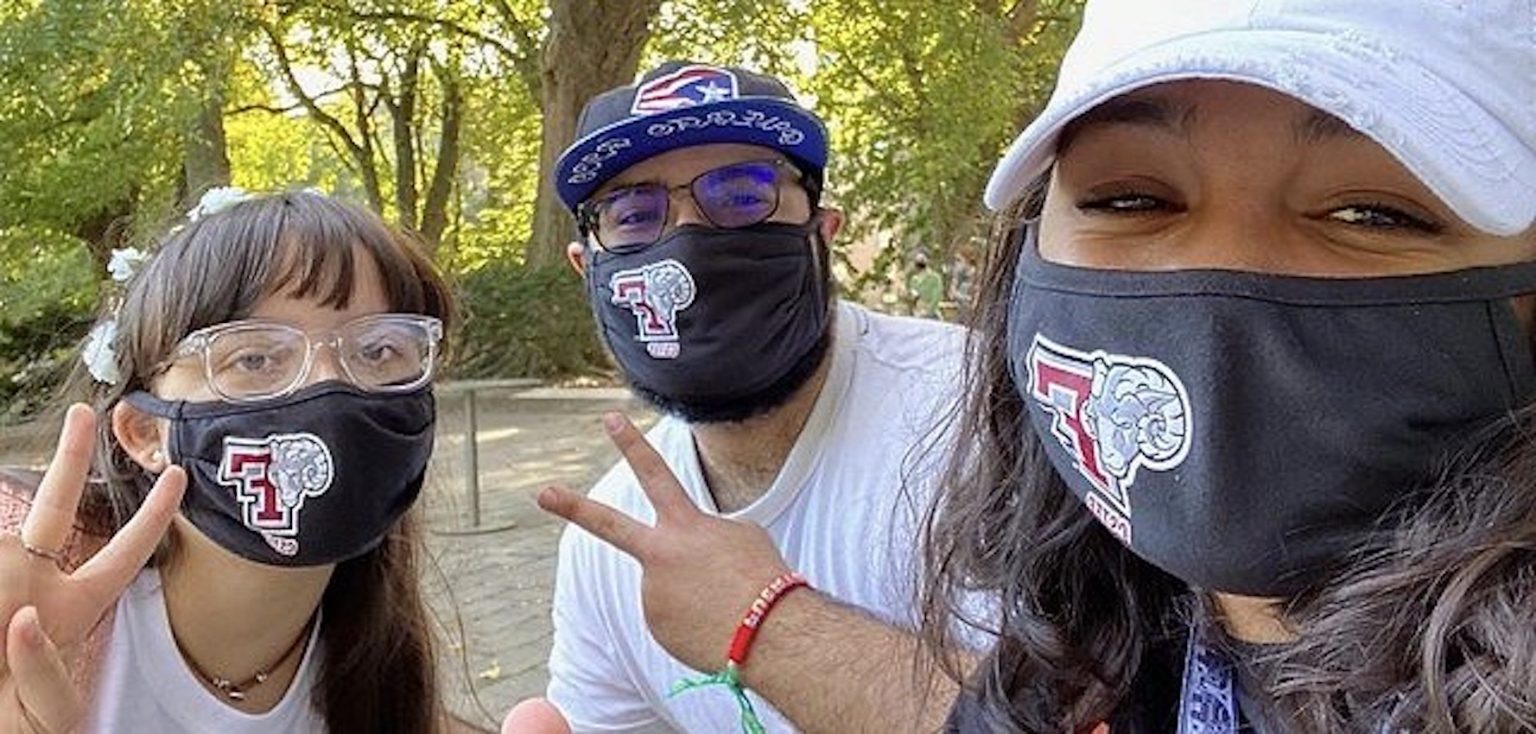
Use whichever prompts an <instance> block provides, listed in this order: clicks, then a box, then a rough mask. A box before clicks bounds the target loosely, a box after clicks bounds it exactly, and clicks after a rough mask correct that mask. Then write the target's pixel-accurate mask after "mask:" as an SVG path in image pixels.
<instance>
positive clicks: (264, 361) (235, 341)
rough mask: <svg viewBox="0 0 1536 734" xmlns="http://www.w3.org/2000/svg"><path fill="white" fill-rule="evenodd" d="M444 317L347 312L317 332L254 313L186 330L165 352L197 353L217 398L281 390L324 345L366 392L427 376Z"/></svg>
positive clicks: (411, 385)
mask: <svg viewBox="0 0 1536 734" xmlns="http://www.w3.org/2000/svg"><path fill="white" fill-rule="evenodd" d="M442 338H443V322H442V321H440V320H438V319H437V318H434V317H432V316H425V315H421V314H405V313H385V314H374V315H370V316H363V317H361V318H357V319H353V320H352V321H348V322H347V323H345V324H342V325H341V326H340V327H337V328H336V329H333V330H331V331H329V332H326V333H323V334H312V333H309V332H306V331H304V330H303V329H299V328H297V327H294V326H290V325H288V324H283V323H278V322H274V321H263V320H260V319H249V320H244V321H230V322H227V323H223V324H215V325H213V326H209V327H205V328H202V329H198V330H197V331H194V332H192V333H191V334H188V335H187V338H185V339H183V340H182V341H181V344H179V345H178V346H177V347H176V350H175V351H174V352H173V353H172V355H171V359H172V360H176V359H183V358H186V357H200V358H201V360H202V363H203V375H204V378H205V379H206V380H207V382H208V387H209V388H210V389H211V390H213V393H214V394H215V395H217V396H219V397H220V398H221V399H224V400H229V401H233V402H253V401H258V400H266V399H270V398H276V397H282V396H284V395H287V394H289V393H292V392H293V391H295V390H297V389H298V388H299V387H300V386H301V385H303V384H304V382H305V380H306V379H307V378H308V377H309V371H310V369H311V368H312V367H313V366H314V363H315V352H316V351H318V350H319V349H320V347H322V346H326V347H330V348H331V352H332V353H333V354H334V355H335V358H336V363H337V364H338V365H339V366H340V369H341V373H342V377H343V378H344V379H346V381H347V382H350V383H352V384H353V385H356V386H357V387H358V388H359V389H362V390H364V391H367V392H376V393H392V392H407V391H410V390H414V389H416V388H418V387H421V386H422V385H424V384H426V383H427V382H428V381H429V380H431V379H432V374H433V371H434V369H435V367H436V363H437V355H438V344H439V342H441V341H442Z"/></svg>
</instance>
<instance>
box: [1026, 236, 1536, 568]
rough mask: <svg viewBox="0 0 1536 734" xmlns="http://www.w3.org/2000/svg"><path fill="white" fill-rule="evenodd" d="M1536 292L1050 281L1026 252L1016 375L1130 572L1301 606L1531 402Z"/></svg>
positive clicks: (1275, 280)
mask: <svg viewBox="0 0 1536 734" xmlns="http://www.w3.org/2000/svg"><path fill="white" fill-rule="evenodd" d="M1029 236H1032V235H1029ZM1532 292H1536V263H1529V262H1528V263H1521V264H1516V265H1506V266H1499V267H1485V268H1474V269H1468V270H1461V271H1456V272H1448V273H1436V274H1430V275H1413V276H1402V277H1389V278H1310V277H1294V276H1277V275H1270V274H1264V273H1252V272H1233V271H1214V270H1189V271H1175V272H1158V273H1148V272H1126V271H1106V270H1094V269H1087V268H1078V267H1068V266H1063V265H1056V264H1053V263H1049V262H1045V261H1044V260H1042V259H1041V258H1040V256H1039V253H1038V252H1037V251H1036V247H1035V243H1034V242H1033V241H1031V242H1027V243H1025V245H1024V247H1023V248H1022V253H1021V255H1020V260H1019V266H1018V271H1017V275H1016V277H1015V282H1014V287H1013V294H1012V300H1011V303H1010V306H1009V308H1010V313H1009V319H1008V343H1009V353H1010V361H1011V370H1012V374H1013V379H1014V382H1015V384H1016V386H1017V388H1018V391H1019V394H1020V396H1021V398H1022V399H1023V401H1024V403H1025V404H1027V405H1028V406H1029V415H1030V419H1031V424H1032V426H1033V431H1034V433H1035V434H1036V435H1037V436H1039V439H1040V440H1041V441H1042V442H1043V443H1044V445H1045V447H1046V452H1047V455H1048V456H1049V457H1050V460H1051V463H1052V464H1053V466H1054V467H1055V469H1056V471H1057V473H1058V474H1059V475H1060V476H1061V477H1062V479H1063V480H1065V482H1066V484H1067V486H1068V487H1070V488H1071V490H1072V491H1073V493H1075V494H1076V495H1077V496H1078V498H1079V499H1080V500H1082V501H1083V503H1084V504H1085V505H1086V506H1087V507H1088V509H1089V510H1090V511H1091V512H1092V513H1093V514H1094V515H1095V516H1096V517H1097V518H1098V519H1099V520H1100V521H1101V522H1102V523H1103V524H1104V525H1105V527H1107V528H1109V530H1110V531H1111V532H1112V533H1113V534H1114V535H1115V536H1117V537H1118V538H1119V539H1120V540H1121V541H1122V542H1124V543H1125V544H1126V545H1127V546H1129V547H1130V548H1131V550H1132V551H1134V552H1135V553H1136V554H1137V555H1139V556H1141V557H1142V558H1144V559H1146V560H1147V561H1149V562H1151V563H1153V564H1155V565H1157V566H1159V567H1160V568H1162V569H1163V570H1165V571H1167V572H1168V573H1171V574H1173V575H1175V576H1177V577H1179V578H1181V579H1183V580H1185V581H1186V582H1188V583H1190V584H1191V585H1193V586H1196V587H1199V588H1203V589H1208V590H1217V591H1225V592H1231V593H1238V594H1247V595H1252V596H1265V597H1275V596H1288V595H1291V594H1294V593H1296V592H1298V591H1300V590H1302V589H1303V588H1304V587H1305V586H1306V585H1307V584H1308V583H1309V582H1312V581H1316V580H1317V578H1318V572H1319V571H1322V570H1325V569H1327V568H1329V567H1331V566H1334V565H1336V564H1337V563H1339V562H1340V561H1342V560H1344V559H1345V558H1347V557H1348V555H1349V554H1350V552H1351V551H1352V550H1353V549H1355V548H1357V547H1359V546H1360V544H1361V542H1362V541H1363V540H1365V539H1366V538H1367V536H1368V534H1370V533H1372V532H1373V530H1374V529H1375V528H1376V526H1377V523H1378V521H1379V520H1380V519H1381V518H1382V516H1383V514H1384V513H1385V512H1386V511H1387V509H1388V508H1389V507H1390V506H1391V505H1393V504H1394V503H1395V502H1397V501H1399V500H1400V499H1402V498H1403V497H1405V496H1406V495H1408V494H1409V493H1410V492H1412V491H1413V490H1415V489H1419V488H1422V487H1424V486H1426V485H1428V484H1429V483H1430V482H1432V481H1434V480H1435V479H1436V477H1437V475H1438V473H1439V470H1440V469H1441V468H1443V466H1444V462H1445V460H1446V459H1448V458H1449V457H1450V455H1451V453H1452V452H1454V451H1456V450H1457V449H1459V448H1460V447H1461V446H1463V445H1464V442H1465V441H1466V440H1467V438H1468V437H1469V436H1471V435H1473V434H1475V433H1476V432H1477V431H1478V429H1480V428H1482V427H1485V426H1488V425H1491V424H1493V423H1494V422H1496V421H1499V420H1502V419H1504V418H1507V417H1508V416H1509V415H1510V414H1511V412H1512V411H1515V410H1517V409H1519V408H1520V407H1522V406H1524V405H1526V404H1527V403H1529V402H1530V401H1531V399H1532V397H1533V394H1536V365H1533V358H1532V353H1531V351H1532V350H1531V345H1530V339H1529V336H1528V332H1527V330H1526V328H1525V327H1524V326H1523V325H1522V324H1521V323H1520V321H1519V319H1517V318H1516V315H1515V313H1514V310H1513V308H1512V305H1511V302H1510V299H1511V298H1512V297H1515V296H1519V295H1522V294H1526V293H1532Z"/></svg>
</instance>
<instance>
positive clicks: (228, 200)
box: [187, 186, 255, 222]
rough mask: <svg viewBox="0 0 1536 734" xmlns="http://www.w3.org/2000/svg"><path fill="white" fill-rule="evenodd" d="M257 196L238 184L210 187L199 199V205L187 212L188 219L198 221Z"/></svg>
mask: <svg viewBox="0 0 1536 734" xmlns="http://www.w3.org/2000/svg"><path fill="white" fill-rule="evenodd" d="M253 198H255V197H254V196H252V195H251V194H250V193H249V192H247V191H246V190H245V189H242V188H240V187H238V186H220V187H218V188H214V189H208V191H207V192H206V193H204V194H203V198H201V199H198V200H197V206H194V207H192V211H189V212H187V221H190V222H196V221H197V220H199V219H202V218H203V217H206V216H210V215H213V214H218V213H219V212H221V211H224V210H225V209H228V208H230V207H232V206H234V205H236V204H239V203H240V202H242V201H248V200H250V199H253Z"/></svg>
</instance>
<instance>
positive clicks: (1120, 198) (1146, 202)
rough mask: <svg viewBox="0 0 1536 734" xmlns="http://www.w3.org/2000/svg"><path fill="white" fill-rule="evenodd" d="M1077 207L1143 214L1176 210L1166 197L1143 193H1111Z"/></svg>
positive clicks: (1079, 204)
mask: <svg viewBox="0 0 1536 734" xmlns="http://www.w3.org/2000/svg"><path fill="white" fill-rule="evenodd" d="M1077 208H1078V209H1079V210H1081V211H1083V212H1087V213H1089V214H1109V215H1114V214H1143V213H1147V212H1157V211H1174V210H1176V207H1175V205H1173V204H1172V203H1170V202H1168V201H1167V200H1165V199H1162V198H1159V197H1156V196H1152V195H1151V194H1141V193H1129V192H1128V193H1122V194H1111V195H1109V196H1102V197H1096V198H1092V199H1088V200H1086V201H1082V202H1079V203H1078V204H1077Z"/></svg>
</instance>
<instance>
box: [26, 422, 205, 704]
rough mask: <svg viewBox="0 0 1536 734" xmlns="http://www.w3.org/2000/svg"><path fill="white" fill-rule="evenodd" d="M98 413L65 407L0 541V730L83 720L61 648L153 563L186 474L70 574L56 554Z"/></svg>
mask: <svg viewBox="0 0 1536 734" xmlns="http://www.w3.org/2000/svg"><path fill="white" fill-rule="evenodd" d="M95 427H96V417H95V414H94V413H93V412H92V411H91V409H90V408H88V407H86V406H84V405H73V406H70V408H69V412H68V413H67V414H66V415H65V418H64V429H63V431H61V432H60V434H59V445H58V448H57V449H56V451H55V453H54V456H53V461H52V462H51V463H50V464H49V466H48V471H47V473H46V474H44V475H43V480H42V483H41V484H40V485H38V488H37V493H36V495H35V496H34V497H33V500H32V507H31V509H30V510H29V511H28V512H27V517H26V520H25V521H24V522H23V523H22V527H21V533H20V534H19V535H15V534H4V535H0V619H4V620H7V621H8V622H9V624H8V629H7V634H6V636H5V648H6V649H5V651H4V652H5V654H4V660H5V663H6V665H5V666H4V668H0V734H5V733H9V732H29V733H32V732H36V733H38V734H41V733H42V732H47V733H48V734H63V733H64V732H68V731H70V730H72V729H73V728H74V726H75V725H76V724H77V723H78V721H79V719H80V716H81V715H82V714H83V705H82V704H81V702H80V696H79V692H78V691H76V690H74V686H73V684H72V683H71V682H70V679H69V676H68V674H67V671H66V668H65V666H64V663H63V656H62V655H61V654H60V653H59V648H60V647H63V648H66V649H67V648H69V647H70V646H72V645H74V644H76V643H78V642H80V641H81V640H82V639H83V638H84V637H85V635H86V633H88V632H89V631H90V630H91V628H92V627H93V626H94V625H95V624H96V622H97V621H98V620H99V619H101V616H102V614H103V613H105V612H106V610H107V607H108V606H110V605H112V604H113V603H115V602H116V601H117V598H118V597H119V596H120V595H121V594H122V592H123V589H124V588H126V587H127V586H128V584H129V583H130V582H131V581H133V578H134V577H135V576H136V575H137V574H138V572H139V569H141V568H143V566H144V563H145V562H146V561H148V560H149V557H150V555H151V554H153V553H154V551H155V546H156V545H157V544H158V543H159V542H160V538H161V537H162V536H164V535H165V531H166V528H167V527H169V526H170V522H171V518H172V517H174V516H175V514H176V509H177V507H178V506H179V505H180V503H181V495H182V491H183V490H184V489H185V488H186V483H187V477H186V473H185V472H183V471H182V470H181V469H180V468H179V467H171V468H169V469H167V470H166V471H165V472H164V473H162V474H161V475H160V478H159V479H158V480H157V481H156V482H155V486H154V487H153V488H152V489H151V490H150V492H149V496H148V497H147V498H145V501H144V505H143V507H141V508H140V509H139V511H138V512H137V513H135V514H134V516H133V517H132V518H131V519H130V520H129V521H128V522H127V524H125V525H124V526H123V527H122V528H121V529H120V530H118V532H117V533H116V534H115V535H114V536H113V537H112V539H111V540H109V541H108V542H107V544H106V545H105V546H103V547H102V548H101V550H99V551H97V552H96V554H95V555H93V556H92V557H91V558H90V560H88V561H86V562H85V563H84V564H82V565H81V566H80V567H79V568H77V569H75V570H74V571H73V572H70V571H66V570H65V569H64V568H63V561H64V559H63V557H62V555H61V553H62V549H63V548H64V545H65V543H66V542H68V540H69V536H70V533H71V532H72V531H73V529H74V526H75V517H76V514H77V513H78V511H79V506H80V497H81V494H82V493H83V491H84V488H85V480H86V474H87V471H88V470H89V468H90V463H91V437H92V435H93V434H94V432H95Z"/></svg>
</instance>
